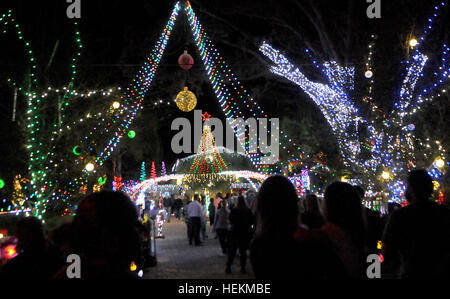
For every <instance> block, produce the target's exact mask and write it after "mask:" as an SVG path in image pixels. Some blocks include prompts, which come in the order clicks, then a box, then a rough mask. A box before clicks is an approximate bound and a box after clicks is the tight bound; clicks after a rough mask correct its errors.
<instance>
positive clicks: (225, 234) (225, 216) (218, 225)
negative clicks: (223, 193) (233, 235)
mask: <svg viewBox="0 0 450 299" xmlns="http://www.w3.org/2000/svg"><path fill="white" fill-rule="evenodd" d="M229 215H230V213H229V212H228V209H227V207H226V206H225V204H224V203H223V202H221V203H219V207H218V209H217V212H216V215H215V218H214V224H213V228H214V231H215V232H216V234H217V237H218V238H219V242H220V247H221V248H222V253H223V254H224V255H225V254H227V253H228V244H229V240H228V239H229V227H230V221H229Z"/></svg>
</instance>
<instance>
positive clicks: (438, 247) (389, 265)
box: [382, 170, 450, 280]
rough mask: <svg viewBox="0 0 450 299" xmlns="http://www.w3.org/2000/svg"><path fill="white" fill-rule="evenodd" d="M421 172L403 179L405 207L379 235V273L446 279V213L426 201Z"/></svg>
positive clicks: (449, 222) (427, 185) (449, 216)
mask: <svg viewBox="0 0 450 299" xmlns="http://www.w3.org/2000/svg"><path fill="white" fill-rule="evenodd" d="M432 193H433V181H432V179H431V177H430V176H429V175H428V173H427V172H426V171H425V170H414V171H411V172H410V173H409V175H408V178H407V180H406V192H405V197H406V199H407V201H408V203H409V205H408V206H406V207H403V208H401V209H398V210H395V211H393V212H392V214H391V216H390V218H389V221H388V224H387V226H386V228H385V231H384V236H383V255H384V259H385V260H384V263H383V264H382V265H383V272H384V273H383V274H385V275H387V277H400V278H407V279H447V280H448V279H449V278H450V210H449V209H448V208H446V207H444V206H440V205H438V204H437V203H435V202H432V201H431V200H430V197H431V195H432Z"/></svg>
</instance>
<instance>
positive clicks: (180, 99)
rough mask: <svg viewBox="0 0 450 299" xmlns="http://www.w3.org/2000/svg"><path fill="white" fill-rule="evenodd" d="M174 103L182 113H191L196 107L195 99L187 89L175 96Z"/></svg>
mask: <svg viewBox="0 0 450 299" xmlns="http://www.w3.org/2000/svg"><path fill="white" fill-rule="evenodd" d="M175 102H176V103H177V106H178V108H179V109H180V110H181V111H183V112H191V111H192V110H194V109H195V107H197V97H196V96H195V94H194V93H193V92H191V91H189V89H188V88H187V87H185V88H184V90H183V91H182V92H180V93H179V94H178V95H177V98H176V100H175Z"/></svg>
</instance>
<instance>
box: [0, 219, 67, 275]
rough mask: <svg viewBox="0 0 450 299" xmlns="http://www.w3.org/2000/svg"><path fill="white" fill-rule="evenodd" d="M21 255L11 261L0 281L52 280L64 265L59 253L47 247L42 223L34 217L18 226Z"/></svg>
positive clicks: (2, 271)
mask: <svg viewBox="0 0 450 299" xmlns="http://www.w3.org/2000/svg"><path fill="white" fill-rule="evenodd" d="M15 235H16V238H17V241H18V243H17V250H18V252H19V255H18V256H17V257H15V258H14V259H12V260H11V261H9V262H8V263H7V264H6V265H5V266H4V267H3V268H2V269H1V272H0V279H14V280H44V279H50V278H52V276H53V275H54V274H55V273H56V272H57V271H58V270H59V268H60V267H61V266H62V264H63V263H64V261H63V259H62V257H61V256H59V255H57V254H58V252H50V250H49V249H48V247H47V244H46V240H45V236H44V230H43V227H42V222H41V221H40V220H39V219H37V218H33V217H29V218H25V219H22V220H20V221H19V223H18V224H17V226H16V233H15Z"/></svg>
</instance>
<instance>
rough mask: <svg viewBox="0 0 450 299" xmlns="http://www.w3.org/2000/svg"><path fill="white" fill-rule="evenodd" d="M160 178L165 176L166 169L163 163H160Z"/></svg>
mask: <svg viewBox="0 0 450 299" xmlns="http://www.w3.org/2000/svg"><path fill="white" fill-rule="evenodd" d="M161 176H162V177H165V176H167V168H166V163H165V162H164V161H163V162H162V163H161Z"/></svg>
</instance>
